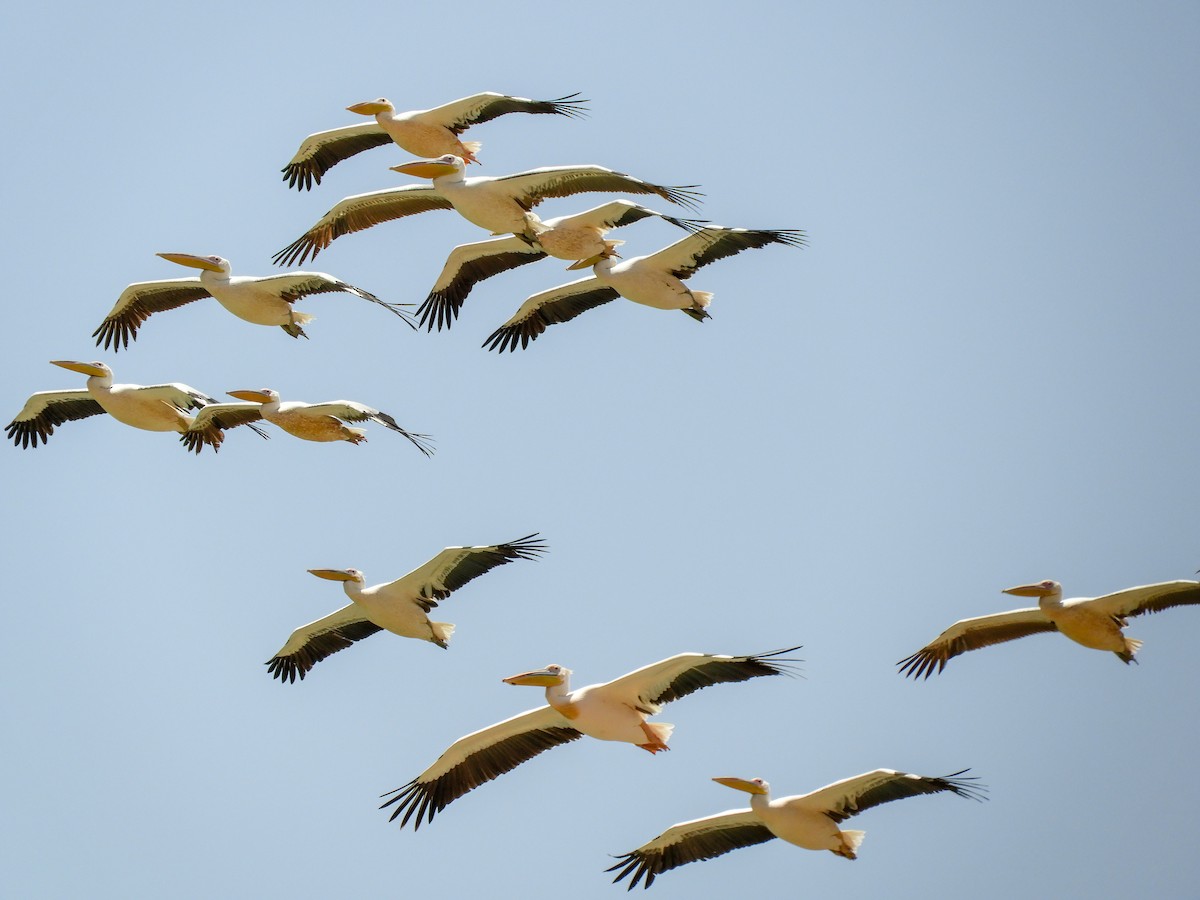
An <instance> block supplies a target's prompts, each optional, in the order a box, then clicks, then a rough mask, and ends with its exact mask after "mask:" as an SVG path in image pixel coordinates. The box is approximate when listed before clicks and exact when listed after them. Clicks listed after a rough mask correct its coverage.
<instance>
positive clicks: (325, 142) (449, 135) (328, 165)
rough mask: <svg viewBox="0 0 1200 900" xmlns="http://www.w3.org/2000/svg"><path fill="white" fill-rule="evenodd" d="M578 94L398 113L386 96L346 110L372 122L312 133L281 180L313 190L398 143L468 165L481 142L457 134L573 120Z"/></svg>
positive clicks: (485, 99) (482, 98)
mask: <svg viewBox="0 0 1200 900" xmlns="http://www.w3.org/2000/svg"><path fill="white" fill-rule="evenodd" d="M578 96H579V94H577V93H576V94H568V95H567V96H566V97H559V98H558V99H557V100H527V99H526V98H524V97H509V96H507V95H505V94H496V93H490V92H489V93H483V94H474V95H473V96H470V97H463V98H462V99H461V100H455V101H454V102H452V103H447V104H445V105H444V106H437V107H434V108H433V109H416V110H412V111H410V112H398V111H397V110H396V107H395V105H394V104H392V102H391V101H390V100H388V99H386V98H384V97H380V98H379V99H377V100H366V101H364V102H362V103H355V104H353V105H351V106H347V107H346V109H347V110H348V111H349V112H352V113H357V114H358V115H360V116H371V117H372V118H374V119H375V121H374V122H371V123H367V124H363V125H347V126H346V127H344V128H334V129H331V130H329V131H318V132H317V133H316V134H310V135H309V136H308V137H306V138H305V139H304V141H303V142H302V143H301V144H300V149H299V150H297V151H296V155H295V156H293V157H292V158H291V161H290V162H288V164H287V165H286V166H284V167H283V170H282V171H283V180H284V181H286V182H287V183H288V187H294V188H296V189H297V190H301V189H303V190H311V189H312V186H313V182H316V183H317V184H320V183H321V177H322V176H323V175H324V174H325V173H326V172H328V171H329V170H330V169H332V168H333V167H334V166H336V165H337V164H338V163H340V162H341V161H342V160H345V159H349V158H350V157H351V156H354V155H356V154H358V153H362V152H363V151H364V150H370V149H371V148H372V147H382V146H384V145H385V144H388V143H395V144H396V145H397V146H398V147H399V148H400V149H401V150H405V151H407V152H408V153H411V154H412V155H413V156H441V155H442V154H443V153H453V154H455V155H456V156H461V157H462V158H463V159H465V160H466V161H467V162H472V163H477V162H479V160H477V159H476V158H475V154H476V153H478V152H479V147H480V144H479V142H478V141H462V140H460V138H459V136H460V135H461V134H462V133H463V132H464V131H466V130H467V129H468V128H470V127H471V126H472V125H479V124H481V123H483V122H490V121H491V120H492V119H495V118H497V117H498V116H503V115H506V114H507V113H549V114H553V115H558V116H569V117H571V118H582V117H583V116H584V115H586V112H587V107H586V106H584V105H583V104H585V103H587V102H588V101H587V100H576V99H575V98H576V97H578Z"/></svg>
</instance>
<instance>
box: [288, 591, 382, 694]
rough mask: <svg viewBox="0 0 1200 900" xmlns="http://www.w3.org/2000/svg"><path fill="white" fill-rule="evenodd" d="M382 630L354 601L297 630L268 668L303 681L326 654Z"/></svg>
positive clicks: (343, 648) (330, 654)
mask: <svg viewBox="0 0 1200 900" xmlns="http://www.w3.org/2000/svg"><path fill="white" fill-rule="evenodd" d="M382 630H383V629H382V628H380V627H379V626H378V625H376V624H375V623H374V622H372V621H371V620H370V619H368V618H367V617H366V616H364V615H363V614H362V611H361V610H360V609H359V608H358V607H357V606H355V605H354V604H353V603H351V604H350V605H349V606H343V607H342V608H341V609H339V610H338V611H337V612H335V613H330V614H329V615H327V616H325V618H323V619H317V621H315V622H309V623H308V624H307V625H302V626H300V627H299V628H297V629H296V630H295V631H293V632H292V636H291V637H289V638H288V640H287V643H286V644H284V645H283V647H282V648H281V649H280V650H279V652H278V653H276V654H275V655H274V656H273V657H271V658H270V659H269V660H267V662H266V666H267V671H268V672H270V673H271V674H272V675H274V676H275V677H276V678H278V679H279V680H280V681H287V682H294V681H295V680H296V678H297V677H299V678H300V680H301V681H303V680H304V676H305V675H307V674H308V671H309V669H311V668H312V667H313V666H315V665H316V664H317V663H319V662H320V661H321V660H323V659H324V658H325V657H327V656H332V655H333V654H334V653H337V652H338V651H339V650H345V649H346V648H347V647H349V646H350V645H351V644H353V643H355V642H356V641H361V640H362V639H363V638H368V637H370V636H371V635H373V634H375V632H377V631H382Z"/></svg>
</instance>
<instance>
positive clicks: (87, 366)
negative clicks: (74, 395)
mask: <svg viewBox="0 0 1200 900" xmlns="http://www.w3.org/2000/svg"><path fill="white" fill-rule="evenodd" d="M50 365H52V366H61V367H62V368H64V369H70V370H71V371H72V372H79V373H81V374H83V375H88V376H90V377H92V378H112V373H113V371H112V369H110V368H109V367H108V366H106V365H105V364H104V363H102V362H73V361H72V360H69V359H52V360H50Z"/></svg>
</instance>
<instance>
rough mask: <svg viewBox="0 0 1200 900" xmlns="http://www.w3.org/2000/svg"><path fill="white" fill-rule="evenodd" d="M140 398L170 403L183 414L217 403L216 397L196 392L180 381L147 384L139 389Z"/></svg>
mask: <svg viewBox="0 0 1200 900" xmlns="http://www.w3.org/2000/svg"><path fill="white" fill-rule="evenodd" d="M137 391H138V396H140V397H153V398H154V399H157V400H162V401H163V402H164V403H169V404H171V405H172V406H174V407H175V408H176V409H178V410H180V411H181V412H186V411H187V410H191V409H200V407H202V406H208V405H209V404H210V403H216V402H217V398H216V397H210V396H208V394H205V393H202V392H201V391H198V390H196V389H195V388H194V387H189V386H188V385H186V384H180V383H179V382H178V381H173V382H171V383H170V384H147V385H144V386H142V387H139V388H138V389H137Z"/></svg>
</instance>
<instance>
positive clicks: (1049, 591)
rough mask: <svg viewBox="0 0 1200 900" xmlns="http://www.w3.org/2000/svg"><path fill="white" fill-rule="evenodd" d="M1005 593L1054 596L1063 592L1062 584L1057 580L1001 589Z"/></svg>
mask: <svg viewBox="0 0 1200 900" xmlns="http://www.w3.org/2000/svg"><path fill="white" fill-rule="evenodd" d="M1001 593H1004V594H1012V595H1013V596H1014V597H1037V598H1038V599H1041V598H1042V597H1052V596H1054V595H1055V594H1061V593H1062V585H1061V584H1059V583H1058V582H1057V581H1049V580H1046V581H1039V582H1038V583H1037V584H1022V585H1018V586H1017V587H1011V588H1008V589H1007V590H1005V591H1001Z"/></svg>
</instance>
